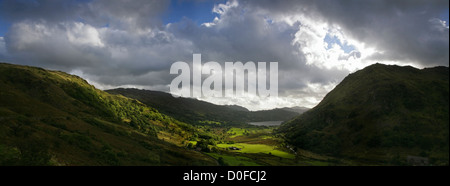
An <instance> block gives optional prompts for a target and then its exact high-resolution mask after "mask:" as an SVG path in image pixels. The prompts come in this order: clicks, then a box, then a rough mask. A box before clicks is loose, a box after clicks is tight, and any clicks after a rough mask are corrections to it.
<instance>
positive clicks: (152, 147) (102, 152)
mask: <svg viewBox="0 0 450 186" xmlns="http://www.w3.org/2000/svg"><path fill="white" fill-rule="evenodd" d="M201 132H202V131H199V130H198V129H195V128H194V127H192V126H191V125H188V124H186V123H183V122H180V121H178V120H175V119H173V118H172V117H169V116H167V115H164V114H161V113H160V112H158V111H157V110H156V109H154V108H152V107H148V106H147V105H144V104H143V103H141V102H139V101H137V100H134V99H130V98H126V97H123V96H120V95H111V94H109V93H106V92H103V91H101V90H98V89H96V88H95V87H93V86H92V85H90V84H88V83H87V82H86V81H85V80H84V79H82V78H80V77H77V76H74V75H69V74H67V73H64V72H59V71H50V70H45V69H42V68H36V67H29V66H20V65H12V64H5V63H0V165H216V164H217V163H216V161H215V160H213V159H212V158H210V157H208V156H205V155H203V154H201V153H199V152H196V151H192V150H187V149H185V148H182V147H180V146H181V145H180V144H179V143H180V142H181V141H184V140H185V139H187V138H188V137H189V136H191V135H197V133H201Z"/></svg>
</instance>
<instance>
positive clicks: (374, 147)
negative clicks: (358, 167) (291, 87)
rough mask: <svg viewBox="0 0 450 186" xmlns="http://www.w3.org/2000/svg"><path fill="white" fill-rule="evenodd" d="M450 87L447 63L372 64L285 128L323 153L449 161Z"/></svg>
mask: <svg viewBox="0 0 450 186" xmlns="http://www.w3.org/2000/svg"><path fill="white" fill-rule="evenodd" d="M448 85H449V71H448V68H447V67H437V68H431V69H424V70H418V69H415V68H412V67H399V66H386V65H380V64H376V65H372V66H369V67H366V68H365V69H363V70H360V71H358V72H355V73H353V74H351V75H349V76H348V77H346V78H345V79H344V80H343V81H342V82H341V83H340V84H339V85H338V86H337V87H336V88H335V89H334V90H333V91H331V92H330V93H329V94H328V95H327V96H326V97H325V98H324V99H323V100H322V102H321V103H320V104H319V105H317V106H316V107H315V108H313V109H311V110H310V111H308V112H306V113H304V114H303V115H301V116H299V117H297V118H295V119H293V120H291V121H289V122H286V123H285V124H283V125H282V126H281V128H280V132H282V133H284V134H285V135H286V137H287V139H288V140H289V141H290V142H291V143H293V144H295V145H297V146H298V147H300V148H304V149H308V150H312V151H315V152H319V153H326V154H332V155H337V156H345V157H351V158H357V159H362V160H368V161H376V162H379V163H389V164H391V163H392V164H402V163H405V162H404V161H405V160H406V156H407V155H415V156H425V157H429V158H430V161H431V163H432V164H448V157H449V154H448V153H449V149H448V148H449V114H448V113H449V110H448V109H449V99H448V95H449V86H448Z"/></svg>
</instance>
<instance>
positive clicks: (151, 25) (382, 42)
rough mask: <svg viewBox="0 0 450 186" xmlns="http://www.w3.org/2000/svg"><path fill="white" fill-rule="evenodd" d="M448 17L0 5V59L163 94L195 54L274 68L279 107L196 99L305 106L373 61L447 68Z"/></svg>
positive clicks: (376, 11)
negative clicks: (178, 65) (176, 67)
mask: <svg viewBox="0 0 450 186" xmlns="http://www.w3.org/2000/svg"><path fill="white" fill-rule="evenodd" d="M448 15H449V1H448V0H396V1H391V0H284V1H271V0H211V1H208V0H151V1H149V0H133V1H130V0H67V1H55V0H0V61H2V62H8V63H13V64H21V65H31V66H38V67H43V68H47V69H53V70H62V71H65V72H68V73H71V74H75V75H78V76H80V77H82V78H85V79H86V80H88V82H89V83H91V84H93V85H94V86H96V87H97V88H99V89H111V88H117V87H125V88H140V89H150V90H158V91H165V92H168V91H169V85H170V83H171V81H172V80H173V79H174V78H175V77H176V75H173V74H170V73H169V70H170V67H171V65H172V64H173V63H174V62H177V61H184V62H187V63H189V64H190V63H192V60H193V59H192V56H193V54H194V53H197V54H201V55H202V63H205V62H209V61H215V62H218V63H219V64H221V65H223V64H224V63H225V62H237V61H240V62H244V63H245V62H248V61H252V62H278V97H259V96H258V95H249V96H248V97H234V98H220V97H219V98H217V97H198V99H201V100H205V101H209V102H212V103H216V104H236V105H241V106H244V107H247V108H249V109H250V110H262V109H272V108H280V107H293V106H303V107H313V106H315V105H317V104H318V103H319V102H320V101H321V100H322V98H323V97H324V96H325V95H326V94H327V93H328V92H329V91H331V90H332V89H333V88H334V87H335V86H336V85H337V84H338V83H339V82H341V81H342V80H343V78H345V77H346V76H347V75H348V74H349V73H352V72H355V71H357V70H359V69H362V68H364V67H366V66H369V65H371V64H374V63H383V64H395V65H401V66H406V65H410V66H414V67H416V68H425V67H433V66H449V23H448V22H449V16H448ZM191 68H195V67H192V66H191ZM202 78H206V77H202ZM242 78H245V77H242Z"/></svg>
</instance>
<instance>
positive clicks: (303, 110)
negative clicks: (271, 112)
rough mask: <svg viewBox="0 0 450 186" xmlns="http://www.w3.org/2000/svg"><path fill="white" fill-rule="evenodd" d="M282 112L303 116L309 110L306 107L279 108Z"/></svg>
mask: <svg viewBox="0 0 450 186" xmlns="http://www.w3.org/2000/svg"><path fill="white" fill-rule="evenodd" d="M281 109H282V110H286V111H290V112H297V113H299V114H303V113H304V112H306V111H308V110H309V109H310V108H307V107H298V106H296V107H284V108H281Z"/></svg>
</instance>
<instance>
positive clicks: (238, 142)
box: [186, 126, 353, 166]
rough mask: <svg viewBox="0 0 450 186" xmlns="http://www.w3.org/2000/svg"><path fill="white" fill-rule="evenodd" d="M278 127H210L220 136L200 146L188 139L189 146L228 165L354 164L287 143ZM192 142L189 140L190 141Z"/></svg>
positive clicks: (211, 130)
mask: <svg viewBox="0 0 450 186" xmlns="http://www.w3.org/2000/svg"><path fill="white" fill-rule="evenodd" d="M276 128H277V127H273V126H272V127H267V126H243V127H231V128H230V127H229V128H209V131H210V132H211V133H214V134H216V135H217V136H220V137H219V140H214V142H212V143H211V140H210V143H209V144H208V145H207V149H201V147H199V146H200V145H197V144H198V143H199V142H198V141H195V140H193V141H188V142H187V143H186V144H187V145H186V147H187V148H192V149H194V150H198V151H202V152H203V153H204V154H206V155H208V156H210V157H212V158H214V159H215V160H216V161H218V163H219V164H220V165H225V166H330V165H352V164H353V163H352V162H349V161H345V160H341V159H336V158H333V157H328V156H323V155H318V154H315V153H312V152H309V151H305V150H302V149H297V148H294V147H291V146H289V144H286V143H285V142H284V140H283V139H282V138H281V136H278V135H275V134H274V130H275V129H276ZM189 143H190V144H189Z"/></svg>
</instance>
